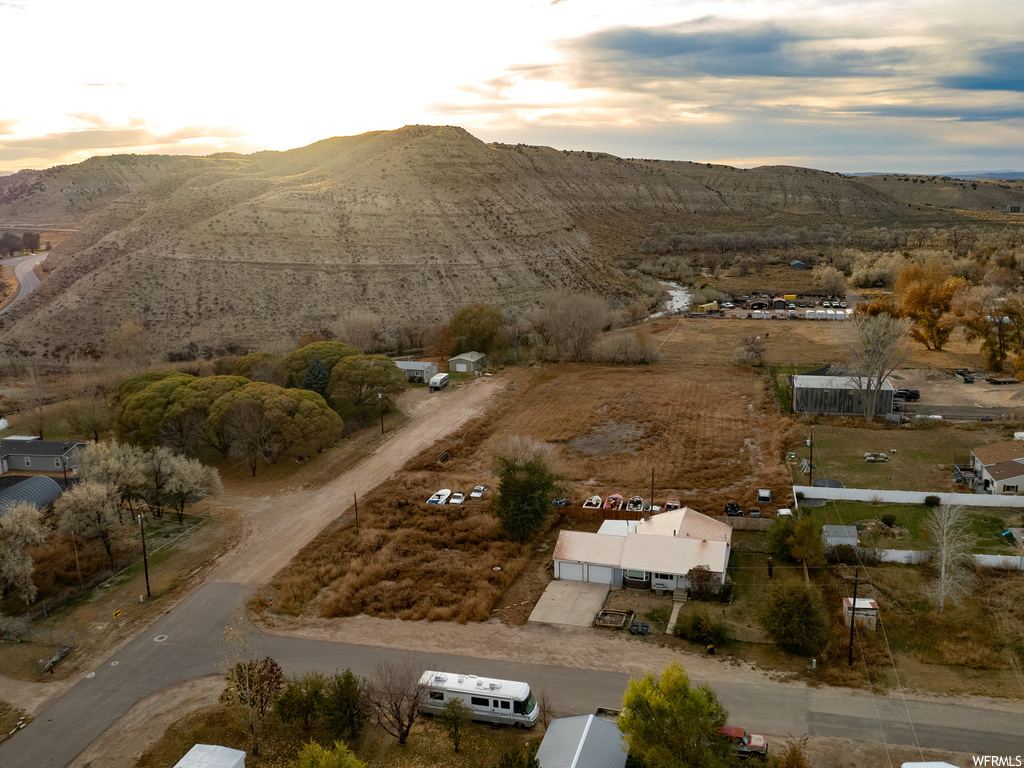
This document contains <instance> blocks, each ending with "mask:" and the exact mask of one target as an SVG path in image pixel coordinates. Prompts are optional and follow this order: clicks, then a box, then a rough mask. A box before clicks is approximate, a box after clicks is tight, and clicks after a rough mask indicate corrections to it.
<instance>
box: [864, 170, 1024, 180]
mask: <svg viewBox="0 0 1024 768" xmlns="http://www.w3.org/2000/svg"><path fill="white" fill-rule="evenodd" d="M846 175H847V176H919V177H920V176H937V177H939V178H949V179H963V180H964V181H974V180H976V179H995V180H999V181H1024V171H957V172H955V173H934V174H924V173H901V172H899V171H885V172H883V171H877V172H876V171H870V172H866V173H848V174H846Z"/></svg>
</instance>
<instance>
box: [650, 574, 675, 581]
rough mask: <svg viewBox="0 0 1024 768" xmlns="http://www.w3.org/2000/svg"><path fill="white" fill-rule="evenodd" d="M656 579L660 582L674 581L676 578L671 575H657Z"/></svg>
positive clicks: (655, 575)
mask: <svg viewBox="0 0 1024 768" xmlns="http://www.w3.org/2000/svg"><path fill="white" fill-rule="evenodd" d="M654 578H656V579H658V581H674V580H675V578H676V577H675V576H673V575H672V574H671V573H656V574H654Z"/></svg>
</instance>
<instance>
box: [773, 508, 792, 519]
mask: <svg viewBox="0 0 1024 768" xmlns="http://www.w3.org/2000/svg"><path fill="white" fill-rule="evenodd" d="M775 516H776V517H789V518H792V517H793V510H792V509H780V510H779V511H778V512H776V513H775Z"/></svg>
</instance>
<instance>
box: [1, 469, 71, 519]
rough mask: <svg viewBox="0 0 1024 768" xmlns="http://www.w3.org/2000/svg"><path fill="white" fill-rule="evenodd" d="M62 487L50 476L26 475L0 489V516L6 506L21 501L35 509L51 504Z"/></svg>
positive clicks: (5, 509)
mask: <svg viewBox="0 0 1024 768" xmlns="http://www.w3.org/2000/svg"><path fill="white" fill-rule="evenodd" d="M62 490H63V489H62V488H61V487H60V485H59V484H58V483H57V481H56V480H54V479H53V478H52V477H45V476H43V475H35V476H33V477H26V478H25V479H24V480H22V481H21V482H20V483H18V484H17V485H12V486H10V487H9V488H5V489H4V490H2V491H0V517H3V515H4V512H6V511H7V509H8V508H10V507H13V506H14V505H15V504H17V503H18V502H21V501H27V502H28V503H29V504H31V505H32V506H34V507H35V508H36V509H43V508H44V507H46V506H49V505H50V504H52V503H53V502H54V501H55V500H56V498H57V497H58V496H60V494H61V492H62Z"/></svg>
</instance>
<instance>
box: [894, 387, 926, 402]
mask: <svg viewBox="0 0 1024 768" xmlns="http://www.w3.org/2000/svg"><path fill="white" fill-rule="evenodd" d="M892 396H893V398H895V399H897V400H909V401H911V402H913V401H914V400H920V399H921V393H920V392H919V391H918V390H916V389H897V390H896V391H895V392H893V393H892Z"/></svg>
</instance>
